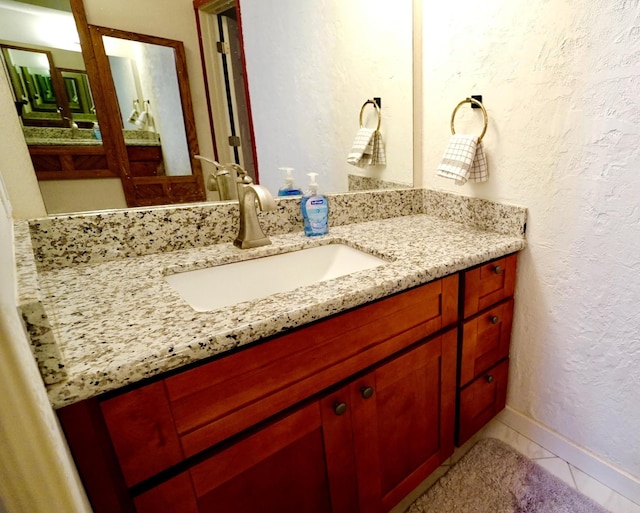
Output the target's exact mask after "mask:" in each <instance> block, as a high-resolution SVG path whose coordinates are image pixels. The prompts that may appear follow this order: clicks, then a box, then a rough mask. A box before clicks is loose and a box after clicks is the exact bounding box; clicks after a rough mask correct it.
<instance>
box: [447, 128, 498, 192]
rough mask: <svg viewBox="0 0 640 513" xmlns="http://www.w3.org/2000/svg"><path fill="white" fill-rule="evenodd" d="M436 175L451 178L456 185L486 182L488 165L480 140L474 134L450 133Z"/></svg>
mask: <svg viewBox="0 0 640 513" xmlns="http://www.w3.org/2000/svg"><path fill="white" fill-rule="evenodd" d="M438 176H442V177H444V178H451V179H453V180H455V181H456V184H457V185H464V184H465V183H467V181H468V180H471V181H472V182H486V181H487V180H488V179H489V167H488V165H487V157H486V155H485V152H484V147H483V146H482V142H478V138H477V137H476V136H474V135H452V136H451V140H450V141H449V145H448V146H447V149H446V150H445V152H444V156H443V157H442V162H441V163H440V165H439V166H438Z"/></svg>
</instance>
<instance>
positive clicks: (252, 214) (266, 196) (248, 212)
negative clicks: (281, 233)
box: [233, 176, 276, 249]
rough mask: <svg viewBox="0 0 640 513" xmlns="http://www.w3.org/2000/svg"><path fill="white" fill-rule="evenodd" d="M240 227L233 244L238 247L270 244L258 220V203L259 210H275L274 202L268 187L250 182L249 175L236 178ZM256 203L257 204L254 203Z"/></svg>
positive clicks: (255, 246)
mask: <svg viewBox="0 0 640 513" xmlns="http://www.w3.org/2000/svg"><path fill="white" fill-rule="evenodd" d="M238 202H239V206H240V229H239V230H238V236H237V237H236V240H234V241H233V244H234V245H235V246H237V247H239V248H240V249H248V248H257V247H260V246H266V245H267V244H271V241H270V240H269V239H268V238H267V236H266V235H265V234H264V232H263V231H262V228H261V226H260V222H259V221H258V205H259V207H260V209H261V210H263V211H266V210H275V209H276V203H275V201H273V196H271V193H270V192H269V189H267V188H266V187H264V186H262V185H256V184H254V183H251V177H249V176H246V177H245V178H244V179H242V178H239V179H238ZM256 203H257V205H256Z"/></svg>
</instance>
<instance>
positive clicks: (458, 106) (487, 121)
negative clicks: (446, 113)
mask: <svg viewBox="0 0 640 513" xmlns="http://www.w3.org/2000/svg"><path fill="white" fill-rule="evenodd" d="M465 103H472V104H474V105H477V106H478V107H480V108H481V109H482V115H483V116H484V128H483V129H482V133H481V134H480V136H479V137H478V142H480V141H482V138H483V137H484V134H485V133H486V131H487V125H488V124H489V116H488V115H487V111H486V110H485V108H484V105H482V103H480V102H479V101H478V100H475V99H473V98H466V99H464V100H462V101H461V102H460V103H459V104H458V105H456V108H455V109H453V114H451V133H452V134H453V135H455V134H456V130H455V128H454V127H453V122H454V120H455V118H456V112H458V109H459V108H460V107H462V106H463V105H464V104H465ZM360 116H362V113H360ZM360 124H362V121H361V122H360Z"/></svg>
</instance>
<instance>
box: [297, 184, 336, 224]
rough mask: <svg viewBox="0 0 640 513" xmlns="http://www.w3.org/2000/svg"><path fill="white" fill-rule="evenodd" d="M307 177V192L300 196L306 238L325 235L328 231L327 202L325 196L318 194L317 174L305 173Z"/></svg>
mask: <svg viewBox="0 0 640 513" xmlns="http://www.w3.org/2000/svg"><path fill="white" fill-rule="evenodd" d="M307 176H309V177H310V178H311V180H310V182H309V190H308V191H307V192H306V193H305V194H304V196H302V202H301V204H300V209H301V210H302V217H303V219H304V233H305V235H306V236H307V237H316V236H318V235H326V234H327V233H328V231H329V202H328V200H327V197H326V196H324V195H323V194H319V193H318V183H317V182H316V176H318V173H307Z"/></svg>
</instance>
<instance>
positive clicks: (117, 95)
mask: <svg viewBox="0 0 640 513" xmlns="http://www.w3.org/2000/svg"><path fill="white" fill-rule="evenodd" d="M89 32H90V36H91V41H92V45H93V48H94V50H95V57H96V63H97V67H98V72H99V74H100V82H101V84H102V92H103V94H104V97H105V110H107V117H108V119H109V120H110V123H111V125H112V126H113V127H118V130H119V131H121V133H122V137H114V139H116V142H117V143H118V145H119V147H118V148H116V150H117V151H119V152H120V153H121V155H122V156H123V160H122V175H123V180H122V184H123V188H124V195H125V197H126V200H127V206H130V207H134V206H150V205H163V204H167V203H188V202H195V201H203V200H204V199H205V197H206V196H205V191H204V181H203V177H202V172H201V170H200V163H199V161H197V160H196V159H195V155H197V154H198V153H199V152H198V140H197V135H196V131H195V120H194V115H193V106H192V102H191V90H190V87H189V79H188V74H187V67H186V57H185V51H184V45H183V43H182V42H181V41H177V40H173V39H167V38H162V37H156V36H149V35H144V34H138V33H134V32H128V31H123V30H116V29H111V28H106V27H98V26H94V25H90V26H89ZM118 135H120V134H118Z"/></svg>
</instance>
